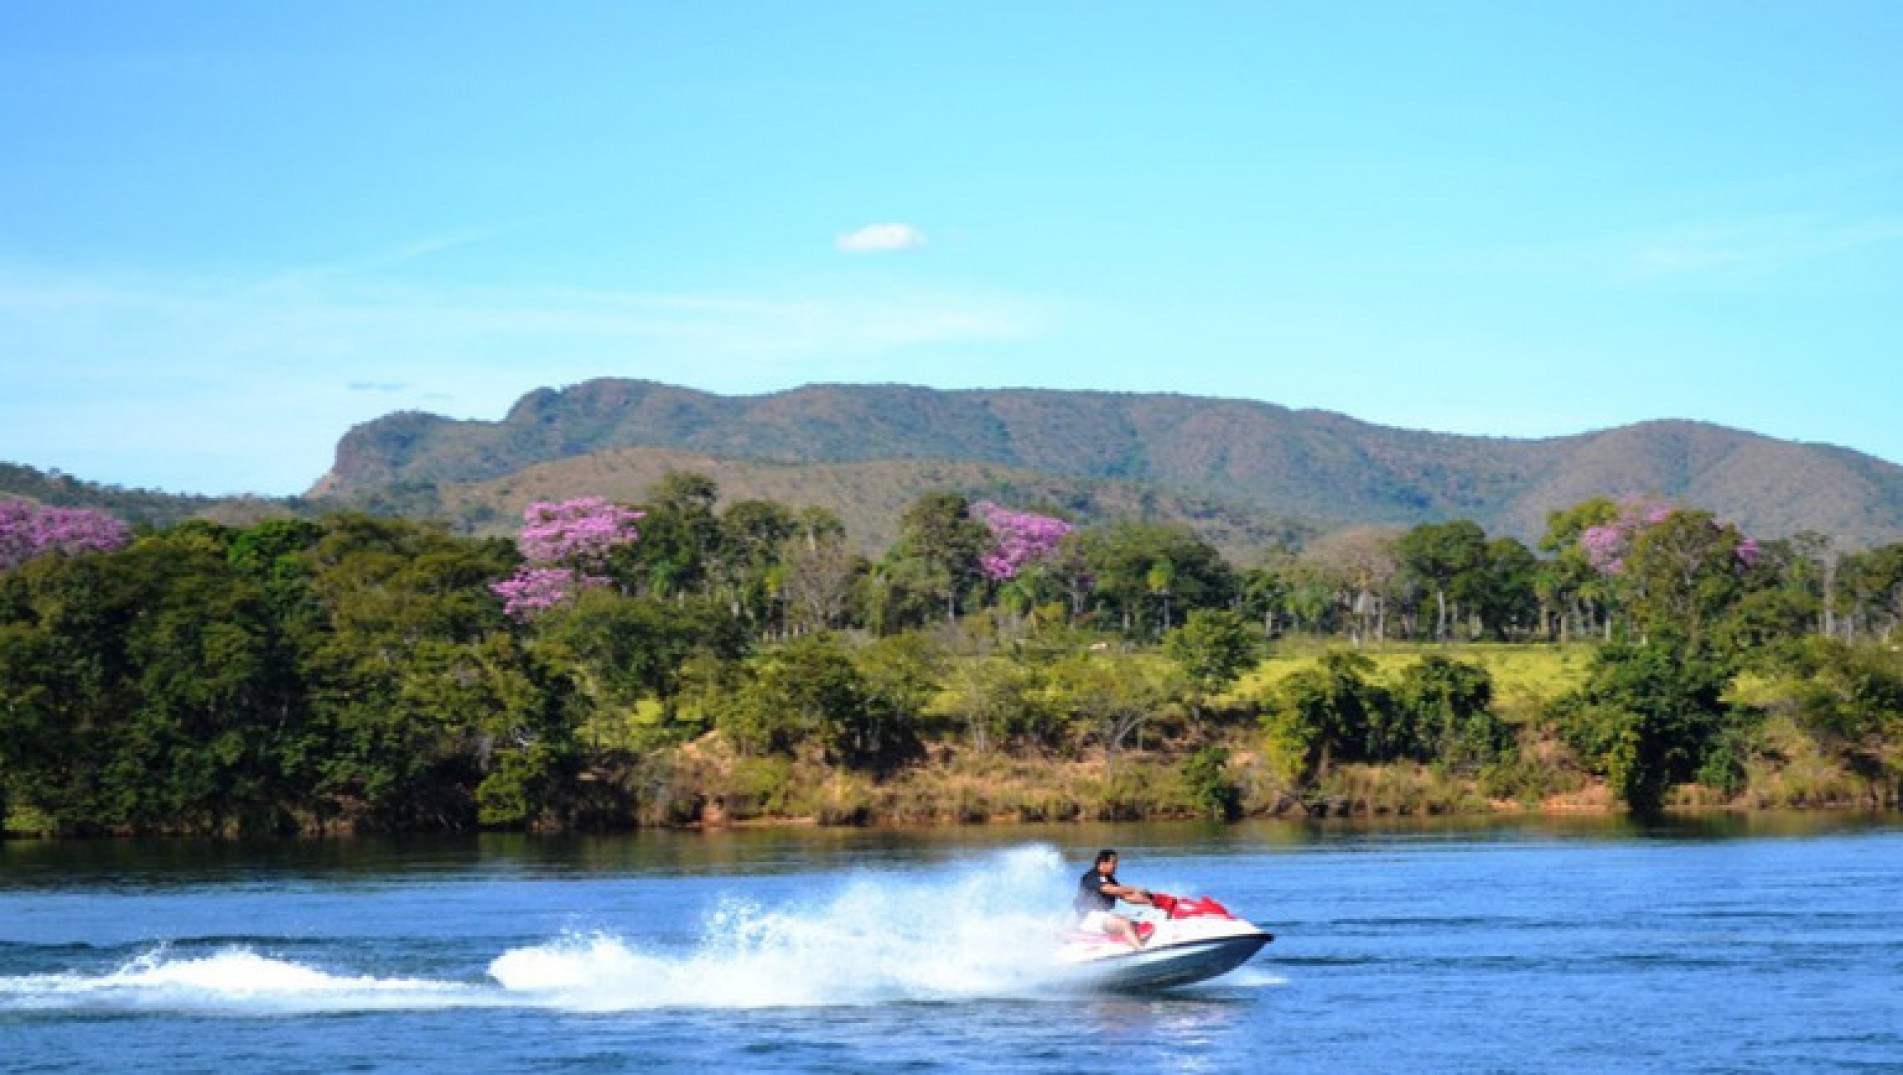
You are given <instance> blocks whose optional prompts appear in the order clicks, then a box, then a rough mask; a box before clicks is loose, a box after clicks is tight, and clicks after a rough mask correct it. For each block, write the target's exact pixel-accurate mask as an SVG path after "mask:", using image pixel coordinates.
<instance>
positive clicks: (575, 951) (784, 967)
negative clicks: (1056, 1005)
mask: <svg viewBox="0 0 1903 1075" xmlns="http://www.w3.org/2000/svg"><path fill="white" fill-rule="evenodd" d="M1062 870H1063V863H1062V859H1061V858H1060V857H1059V856H1058V854H1057V853H1056V852H1055V851H1052V850H1050V849H1048V848H1030V849H1023V850H1019V851H1014V852H1009V853H1006V854H1003V855H1000V856H997V857H996V858H995V859H992V860H989V861H988V862H986V863H985V864H983V865H982V866H981V867H979V868H975V869H967V870H965V871H963V872H961V873H959V874H955V875H953V876H950V877H946V876H943V875H932V876H927V877H922V878H919V879H917V880H914V881H906V880H903V879H894V878H892V877H890V876H881V877H877V878H874V877H866V878H861V879H859V880H857V881H854V882H852V883H850V884H848V885H847V886H846V887H845V888H844V889H843V890H841V891H839V892H838V893H837V894H835V895H834V896H832V897H831V898H830V899H828V900H827V901H825V902H824V903H823V904H820V905H818V906H809V907H804V908H801V909H795V910H769V909H765V908H761V907H759V906H757V905H754V904H751V903H748V902H745V901H738V900H730V901H727V902H725V903H723V904H722V905H721V906H720V907H719V908H718V909H717V910H716V911H715V912H714V913H713V914H712V915H710V916H709V917H708V918H707V920H706V921H705V922H704V923H703V925H702V931H701V937H700V941H699V943H698V944H697V945H696V946H695V948H694V949H693V951H691V952H689V953H686V954H677V953H669V952H656V951H650V950H647V949H644V948H642V947H640V946H639V945H638V944H636V943H634V942H630V941H628V940H626V939H624V938H620V937H614V936H608V935H602V934H597V935H593V936H586V937H566V938H562V939H561V940H558V941H555V942H553V943H551V944H546V945H537V946H535V947H532V948H522V949H517V950H515V951H511V952H506V953H504V954H503V955H502V956H500V957H498V958H497V959H496V960H495V962H493V963H492V964H490V966H489V973H490V976H491V977H493V978H494V979H495V980H496V981H497V982H499V983H501V984H502V986H503V987H504V988H505V989H508V990H509V991H511V992H513V993H518V994H522V995H525V996H535V997H543V998H548V999H550V1000H554V1001H556V1002H558V1003H560V1004H561V1005H562V1006H564V1007H575V1008H582V1009H589V1010H615V1009H623V1008H645V1007H680V1006H685V1007H734V1008H746V1007H766V1006H812V1005H828V1004H872V1003H880V1002H885V1001H892V1000H945V999H958V998H969V997H1005V996H1036V995H1039V993H1040V992H1041V991H1043V990H1044V989H1046V988H1047V987H1048V985H1049V983H1050V981H1051V976H1052V973H1053V966H1052V956H1053V952H1054V950H1055V947H1056V944H1057V937H1058V936H1059V934H1061V933H1062V931H1063V929H1064V927H1065V926H1066V925H1067V924H1068V922H1069V918H1068V916H1067V915H1066V914H1064V913H1063V908H1064V907H1065V904H1066V903H1067V899H1066V896H1067V894H1066V893H1065V892H1064V887H1063V883H1062V881H1061V877H1062Z"/></svg>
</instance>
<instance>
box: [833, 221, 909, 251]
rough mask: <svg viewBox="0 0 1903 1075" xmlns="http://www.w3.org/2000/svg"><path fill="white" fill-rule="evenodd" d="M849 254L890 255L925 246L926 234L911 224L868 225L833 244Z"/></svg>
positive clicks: (843, 236) (848, 233)
mask: <svg viewBox="0 0 1903 1075" xmlns="http://www.w3.org/2000/svg"><path fill="white" fill-rule="evenodd" d="M833 245H835V246H837V247H838V248H839V249H840V250H841V251H843V252H844V253H847V254H890V253H893V252H894V251H899V250H916V249H917V248H919V247H921V246H924V245H925V233H924V232H922V231H920V230H918V229H917V228H915V227H913V226H912V225H910V224H867V225H866V226H865V227H863V228H860V229H859V230H858V231H852V232H847V233H846V234H844V235H841V236H840V237H839V239H838V240H837V241H836V242H835V243H834V244H833Z"/></svg>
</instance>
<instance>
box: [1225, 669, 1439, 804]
mask: <svg viewBox="0 0 1903 1075" xmlns="http://www.w3.org/2000/svg"><path fill="white" fill-rule="evenodd" d="M1373 674H1374V662H1373V661H1371V660H1369V659H1368V658H1367V657H1365V656H1363V655H1361V654H1359V653H1354V652H1349V651H1343V650H1334V651H1331V652H1329V653H1325V654H1323V655H1322V658H1321V661H1320V663H1319V664H1318V665H1317V666H1316V667H1314V668H1305V669H1302V670H1301V671H1298V672H1296V673H1294V674H1292V675H1290V676H1289V677H1287V678H1286V679H1284V680H1283V681H1282V682H1281V683H1280V684H1278V685H1277V687H1276V690H1275V692H1274V694H1273V696H1272V697H1271V699H1270V704H1269V708H1268V711H1267V712H1266V713H1265V714H1264V715H1263V717H1262V725H1263V730H1264V731H1265V732H1266V733H1267V737H1268V747H1269V754H1270V756H1271V758H1273V759H1275V760H1276V764H1277V768H1279V769H1280V770H1281V771H1282V774H1283V776H1285V777H1287V778H1289V779H1307V778H1311V777H1317V776H1325V775H1327V773H1328V771H1329V768H1330V767H1331V766H1332V765H1333V764H1334V763H1335V762H1337V761H1389V760H1392V759H1394V758H1396V757H1399V756H1402V755H1403V754H1404V753H1405V751H1406V750H1407V749H1408V746H1409V744H1408V742H1407V740H1406V735H1405V732H1406V729H1405V728H1402V727H1398V726H1397V722H1396V721H1395V718H1394V714H1393V704H1392V701H1391V700H1390V698H1389V696H1388V692H1387V691H1386V690H1385V689H1383V688H1382V687H1381V686H1380V684H1378V683H1375V682H1374V681H1373V680H1372V679H1371V678H1370V677H1371V676H1372V675H1373Z"/></svg>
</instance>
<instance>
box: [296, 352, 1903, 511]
mask: <svg viewBox="0 0 1903 1075" xmlns="http://www.w3.org/2000/svg"><path fill="white" fill-rule="evenodd" d="M636 447H644V448H655V449H667V450H669V451H674V452H687V453H696V454H698V456H700V457H701V458H703V459H705V460H707V461H708V464H709V465H708V466H707V467H701V468H698V469H712V468H713V467H714V466H716V465H718V466H720V467H728V466H733V467H739V464H740V463H742V462H744V463H746V464H748V465H749V466H750V467H752V468H753V469H752V470H746V469H745V468H741V469H735V470H732V471H731V472H730V473H731V475H733V476H730V477H729V478H727V479H725V480H722V485H723V487H726V489H725V491H726V492H728V493H729V494H730V495H734V496H739V495H743V494H740V493H739V492H738V491H737V488H736V487H735V484H734V483H736V482H738V481H739V479H738V477H737V476H738V475H739V474H741V473H751V474H760V473H765V468H764V466H763V465H765V464H775V465H778V466H779V467H780V468H782V469H781V470H780V471H779V472H778V473H779V479H777V480H776V482H775V483H771V484H772V485H773V487H774V488H781V489H784V488H787V487H788V485H787V483H788V482H793V481H795V479H793V478H790V477H789V476H788V475H789V473H790V472H789V471H787V470H786V469H785V468H789V467H805V466H811V465H815V464H822V465H825V466H826V467H829V468H835V469H833V470H830V471H827V472H824V473H825V474H826V475H828V476H824V477H822V476H821V473H815V474H814V475H811V476H806V477H801V478H798V479H797V482H798V483H804V484H805V485H807V486H809V487H813V486H818V485H823V484H825V483H826V482H828V481H839V480H842V479H841V477H840V476H841V475H845V474H852V475H854V479H853V480H854V481H855V484H853V485H852V486H851V487H850V488H849V489H843V490H840V491H839V492H840V493H841V494H842V495H841V497H840V500H841V502H850V501H852V500H853V498H855V497H863V494H864V493H865V492H866V490H867V488H868V487H867V485H866V484H865V481H866V478H865V475H867V474H873V473H878V474H883V475H885V476H886V478H888V479H889V482H888V484H890V485H891V487H892V488H893V489H899V488H913V487H915V486H916V483H917V481H918V480H921V479H918V478H916V477H906V478H901V477H899V475H900V473H901V472H902V468H900V469H894V468H893V467H891V466H888V467H887V468H886V469H885V470H883V471H880V470H876V469H874V470H865V471H847V470H841V469H837V468H838V467H839V466H840V465H842V464H871V463H884V464H898V463H912V464H918V463H927V462H929V463H933V464H935V465H938V466H940V467H941V468H944V467H950V466H951V464H978V465H982V467H989V468H998V469H997V470H995V471H988V470H984V469H982V468H981V469H978V470H970V471H957V472H956V474H957V478H956V480H950V481H948V482H947V483H946V484H948V485H953V486H957V485H960V484H966V485H970V484H972V483H976V484H977V485H979V486H982V485H983V484H984V483H986V482H993V481H1007V482H1009V483H1017V484H1020V485H1024V484H1028V485H1033V486H1034V485H1036V483H1038V482H1046V483H1057V484H1052V485H1050V487H1049V488H1047V489H1046V490H1045V493H1046V499H1051V500H1057V499H1060V497H1061V495H1080V494H1076V493H1069V494H1060V493H1059V490H1060V489H1062V488H1072V487H1071V486H1064V485H1062V483H1061V482H1059V481H1058V480H1059V479H1064V480H1078V481H1082V482H1085V483H1109V484H1098V485H1093V486H1077V487H1075V488H1078V489H1083V488H1090V489H1095V490H1097V492H1094V493H1091V494H1089V495H1092V496H1102V497H1104V498H1105V503H1106V504H1108V503H1114V502H1118V501H1119V500H1121V499H1123V498H1130V497H1135V498H1142V497H1145V496H1147V497H1149V498H1150V500H1151V502H1152V503H1155V502H1156V500H1157V498H1159V497H1162V498H1164V499H1174V500H1176V501H1178V502H1180V504H1181V505H1182V506H1183V510H1184V511H1192V510H1194V509H1192V508H1190V507H1189V505H1193V504H1200V505H1202V507H1203V509H1204V510H1207V511H1209V512H1212V513H1214V514H1222V515H1230V514H1235V513H1237V512H1241V513H1242V514H1245V515H1246V514H1247V513H1249V512H1251V511H1255V512H1262V513H1264V514H1266V515H1268V516H1270V517H1273V518H1274V519H1277V520H1288V519H1307V520H1314V521H1315V522H1316V523H1317V524H1319V525H1322V526H1336V525H1346V524H1351V523H1388V524H1394V525H1412V524H1414V523H1419V522H1425V521H1433V520H1440V519H1449V518H1468V519H1473V520H1474V521H1476V522H1478V523H1480V524H1481V525H1482V526H1484V527H1486V528H1487V529H1488V530H1489V531H1490V532H1501V533H1510V534H1514V535H1517V536H1519V537H1521V538H1525V539H1529V540H1530V539H1533V538H1536V537H1538V535H1539V534H1540V533H1541V532H1542V530H1543V529H1544V527H1545V517H1546V514H1547V512H1549V511H1552V510H1554V509H1557V508H1562V507H1567V506H1570V505H1572V504H1576V503H1578V502H1579V501H1581V500H1585V499H1587V498H1589V497H1593V496H1602V495H1603V496H1614V497H1618V496H1625V495H1648V496H1658V497H1664V498H1667V499H1671V500H1675V501H1679V502H1683V503H1687V504H1691V505H1695V506H1698V507H1702V508H1707V509H1709V510H1712V511H1714V512H1716V513H1718V514H1719V515H1720V516H1722V517H1724V518H1726V519H1729V520H1732V521H1735V522H1737V523H1738V524H1740V525H1741V526H1743V527H1744V528H1745V529H1746V530H1747V531H1749V532H1751V533H1753V534H1756V535H1759V536H1762V537H1779V536H1785V535H1788V534H1791V533H1795V532H1798V531H1802V530H1814V531H1818V532H1820V533H1826V534H1831V535H1834V536H1836V537H1839V538H1841V539H1844V540H1846V541H1849V542H1852V543H1862V544H1868V543H1877V542H1889V541H1896V540H1903V467H1898V466H1896V465H1894V464H1890V463H1887V462H1884V461H1882V460H1879V459H1875V458H1873V457H1871V456H1867V455H1863V454H1861V453H1858V452H1853V451H1850V450H1847V449H1843V448H1836V447H1829V446H1823V445H1814V444H1799V443H1794V442H1790V441H1780V440H1775V439H1772V438H1769V437H1764V436H1760V435H1757V434H1753V433H1747V432H1742V431H1739V430H1733V429H1726V428H1724V427H1720V426H1714V425H1708V424H1703V423H1698V422H1686V421H1657V422H1644V423H1640V424H1637V425H1631V426H1622V427H1619V428H1616V429H1610V430H1604V431H1599V432H1593V433H1584V434H1580V435H1577V436H1568V437H1555V438H1549V439H1543V440H1512V439H1503V438H1486V437H1462V436H1453V435H1449V434H1441V433H1424V432H1418V431H1413V430H1402V429H1393V428H1389V427H1384V426H1377V425H1372V424H1369V423H1366V422H1360V421H1356V420H1355V419H1352V418H1348V417H1346V416H1344V415H1340V414H1333V413H1329V412H1322V411H1295V410H1290V409H1288V408H1285V407H1278V406H1275V405H1273V404H1268V403H1257V402H1250V401H1243V400H1227V399H1205V398H1197V397H1190V396H1180V395H1138V394H1119V393H1105V392H1067V391H1054V390H1041V389H1000V390H983V391H942V390H937V389H930V388H918V387H911V386H902V385H868V386H843V385H816V386H809V387H805V388H797V389H793V390H791V391H786V392H777V393H773V394H770V395H761V396H719V395H714V394H711V393H707V392H700V391H695V390H692V389H686V388H678V387H673V386H670V385H663V384H657V383H654V382H650V381H638V380H597V381H590V382H587V383H585V384H581V385H576V386H573V387H570V388H567V389H562V390H553V389H541V390H538V391H535V392H531V393H529V394H528V395H526V396H524V397H523V398H522V399H521V400H520V401H518V402H517V403H516V405H515V406H514V407H513V408H511V409H510V411H509V413H508V414H507V416H505V417H504V418H503V419H502V420H501V421H499V422H480V421H455V420H451V419H447V418H442V417H438V416H435V415H429V414H422V413H417V412H403V413H399V414H393V415H389V416H387V417H384V418H380V419H377V420H375V421H372V422H368V423H365V424H363V425H359V426H357V427H355V428H353V429H352V430H350V431H349V433H347V434H346V435H345V436H344V438H343V439H342V441H341V442H340V443H339V445H338V448H337V456H336V463H335V465H334V466H333V467H332V469H331V471H330V473H328V474H326V475H325V476H324V478H323V479H322V480H321V481H320V482H319V483H318V484H317V486H316V487H315V488H314V489H313V490H312V495H313V496H322V497H336V498H340V499H344V500H359V499H361V498H363V497H366V496H368V497H375V496H376V495H377V491H378V490H384V489H390V488H393V487H394V488H410V489H427V488H428V487H429V486H436V487H438V495H441V496H443V497H446V498H448V499H456V498H464V497H478V493H477V492H475V491H474V489H475V487H477V486H481V485H483V484H484V483H495V484H494V485H493V488H492V491H493V492H496V493H498V494H499V491H500V489H501V486H502V484H503V483H497V481H496V480H497V479H502V478H505V477H507V476H510V475H517V474H521V475H522V478H521V479H520V481H521V482H522V483H533V484H536V485H537V487H538V488H546V489H548V490H549V495H557V494H560V493H564V492H569V493H573V492H581V491H605V490H599V489H597V488H596V487H595V486H591V485H589V484H588V483H587V482H586V481H583V480H582V479H581V477H580V475H582V474H584V473H586V474H588V475H590V477H591V479H592V480H596V481H599V480H600V479H601V478H602V477H603V476H605V475H606V474H608V473H612V471H611V470H610V469H609V466H610V464H609V460H619V465H621V466H623V467H630V466H633V465H634V464H633V463H632V462H631V460H632V459H633V458H634V457H632V456H625V455H618V456H611V457H608V458H607V459H604V460H603V461H602V462H601V463H599V464H594V465H591V467H592V469H591V468H590V467H568V468H556V469H553V470H537V471H536V472H535V473H534V474H530V473H529V471H530V469H531V468H537V467H539V466H540V465H544V464H551V463H555V462H557V461H561V460H576V459H580V458H582V457H587V456H591V455H593V454H595V453H600V452H604V451H608V450H610V449H622V448H636ZM906 473H913V474H917V473H923V472H918V471H912V472H906ZM947 473H948V474H949V473H951V472H950V471H948V472H947ZM557 476H559V478H558V477H557ZM571 481H572V482H574V484H569V483H570V482H571ZM451 487H469V488H468V489H465V490H462V491H456V492H452V490H451ZM511 488H512V489H515V491H516V493H518V494H519V492H520V489H518V488H516V487H515V486H511ZM617 495H619V494H617ZM775 498H776V499H786V500H788V501H789V502H793V501H796V500H797V499H798V498H797V497H793V496H788V495H776V496H775ZM502 499H504V500H511V501H512V500H513V499H515V497H514V496H508V497H503V498H502ZM471 506H472V505H470V504H469V503H468V502H467V501H465V502H464V504H463V508H464V510H467V509H468V508H469V507H471ZM1168 514H1171V515H1175V514H1178V511H1177V509H1175V508H1172V509H1171V510H1170V511H1169V512H1168ZM1280 525H1281V524H1280V523H1279V522H1278V523H1274V524H1271V528H1274V527H1276V526H1280Z"/></svg>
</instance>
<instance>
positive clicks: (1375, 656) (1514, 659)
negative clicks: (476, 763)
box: [1230, 641, 1596, 722]
mask: <svg viewBox="0 0 1903 1075" xmlns="http://www.w3.org/2000/svg"><path fill="white" fill-rule="evenodd" d="M1339 648H1341V647H1340V646H1339V645H1338V644H1336V645H1332V646H1324V645H1320V644H1311V643H1307V642H1305V641H1295V642H1285V643H1281V644H1278V645H1277V646H1276V648H1275V650H1274V651H1273V652H1272V653H1271V654H1270V656H1269V657H1268V658H1267V659H1266V660H1264V661H1263V662H1262V663H1261V664H1260V665H1258V666H1256V669H1255V670H1254V671H1253V672H1251V673H1249V674H1248V675H1246V676H1244V677H1243V678H1242V680H1241V681H1240V682H1238V683H1237V684H1236V686H1235V687H1234V688H1233V689H1232V690H1231V691H1230V695H1231V696H1232V697H1233V698H1234V699H1235V700H1237V701H1245V700H1254V699H1261V698H1263V697H1265V696H1267V694H1268V693H1269V692H1270V691H1272V690H1274V688H1275V685H1276V684H1277V683H1280V682H1281V681H1282V680H1283V679H1286V678H1287V677H1288V676H1290V675H1293V674H1294V673H1296V672H1298V671H1301V670H1302V669H1304V668H1313V667H1315V666H1316V665H1317V664H1319V663H1320V661H1321V656H1322V654H1323V653H1326V652H1328V651H1329V650H1331V649H1339ZM1595 649H1596V647H1595V646H1593V645H1590V644H1575V645H1568V646H1533V645H1524V644H1519V645H1503V644H1495V643H1484V642H1475V643H1464V644H1456V645H1445V646H1442V645H1433V644H1421V643H1387V644H1384V645H1381V646H1368V647H1365V648H1363V649H1362V650H1360V651H1359V652H1361V653H1362V654H1363V655H1364V656H1366V657H1367V658H1368V659H1369V660H1371V661H1373V662H1374V666H1375V670H1376V674H1377V675H1378V676H1379V677H1380V678H1381V679H1382V680H1383V681H1384V682H1387V683H1393V682H1394V681H1395V680H1397V679H1398V678H1399V677H1400V675H1401V671H1402V669H1404V668H1406V667H1408V666H1409V665H1411V664H1413V663H1414V662H1416V661H1418V660H1420V659H1421V658H1422V657H1424V656H1427V655H1430V654H1433V655H1438V656H1443V657H1448V658H1450V659H1453V660H1457V661H1463V662H1466V663H1468V664H1476V665H1479V666H1480V667H1482V668H1485V669H1486V670H1487V673H1488V674H1489V675H1491V676H1492V677H1493V690H1494V704H1495V706H1496V708H1497V710H1498V712H1499V713H1500V715H1501V716H1502V717H1504V718H1506V719H1508V720H1512V721H1522V722H1523V721H1526V720H1529V719H1531V718H1532V717H1533V716H1534V714H1536V713H1538V712H1539V709H1540V707H1541V706H1543V705H1545V704H1546V703H1548V702H1550V701H1552V700H1553V699H1555V698H1558V697H1559V696H1560V695H1562V694H1565V693H1566V692H1567V691H1570V690H1572V689H1574V688H1575V687H1578V686H1579V685H1580V684H1581V683H1583V682H1585V679H1586V670H1587V668H1588V666H1590V665H1591V663H1592V655H1593V653H1594V651H1595Z"/></svg>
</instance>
